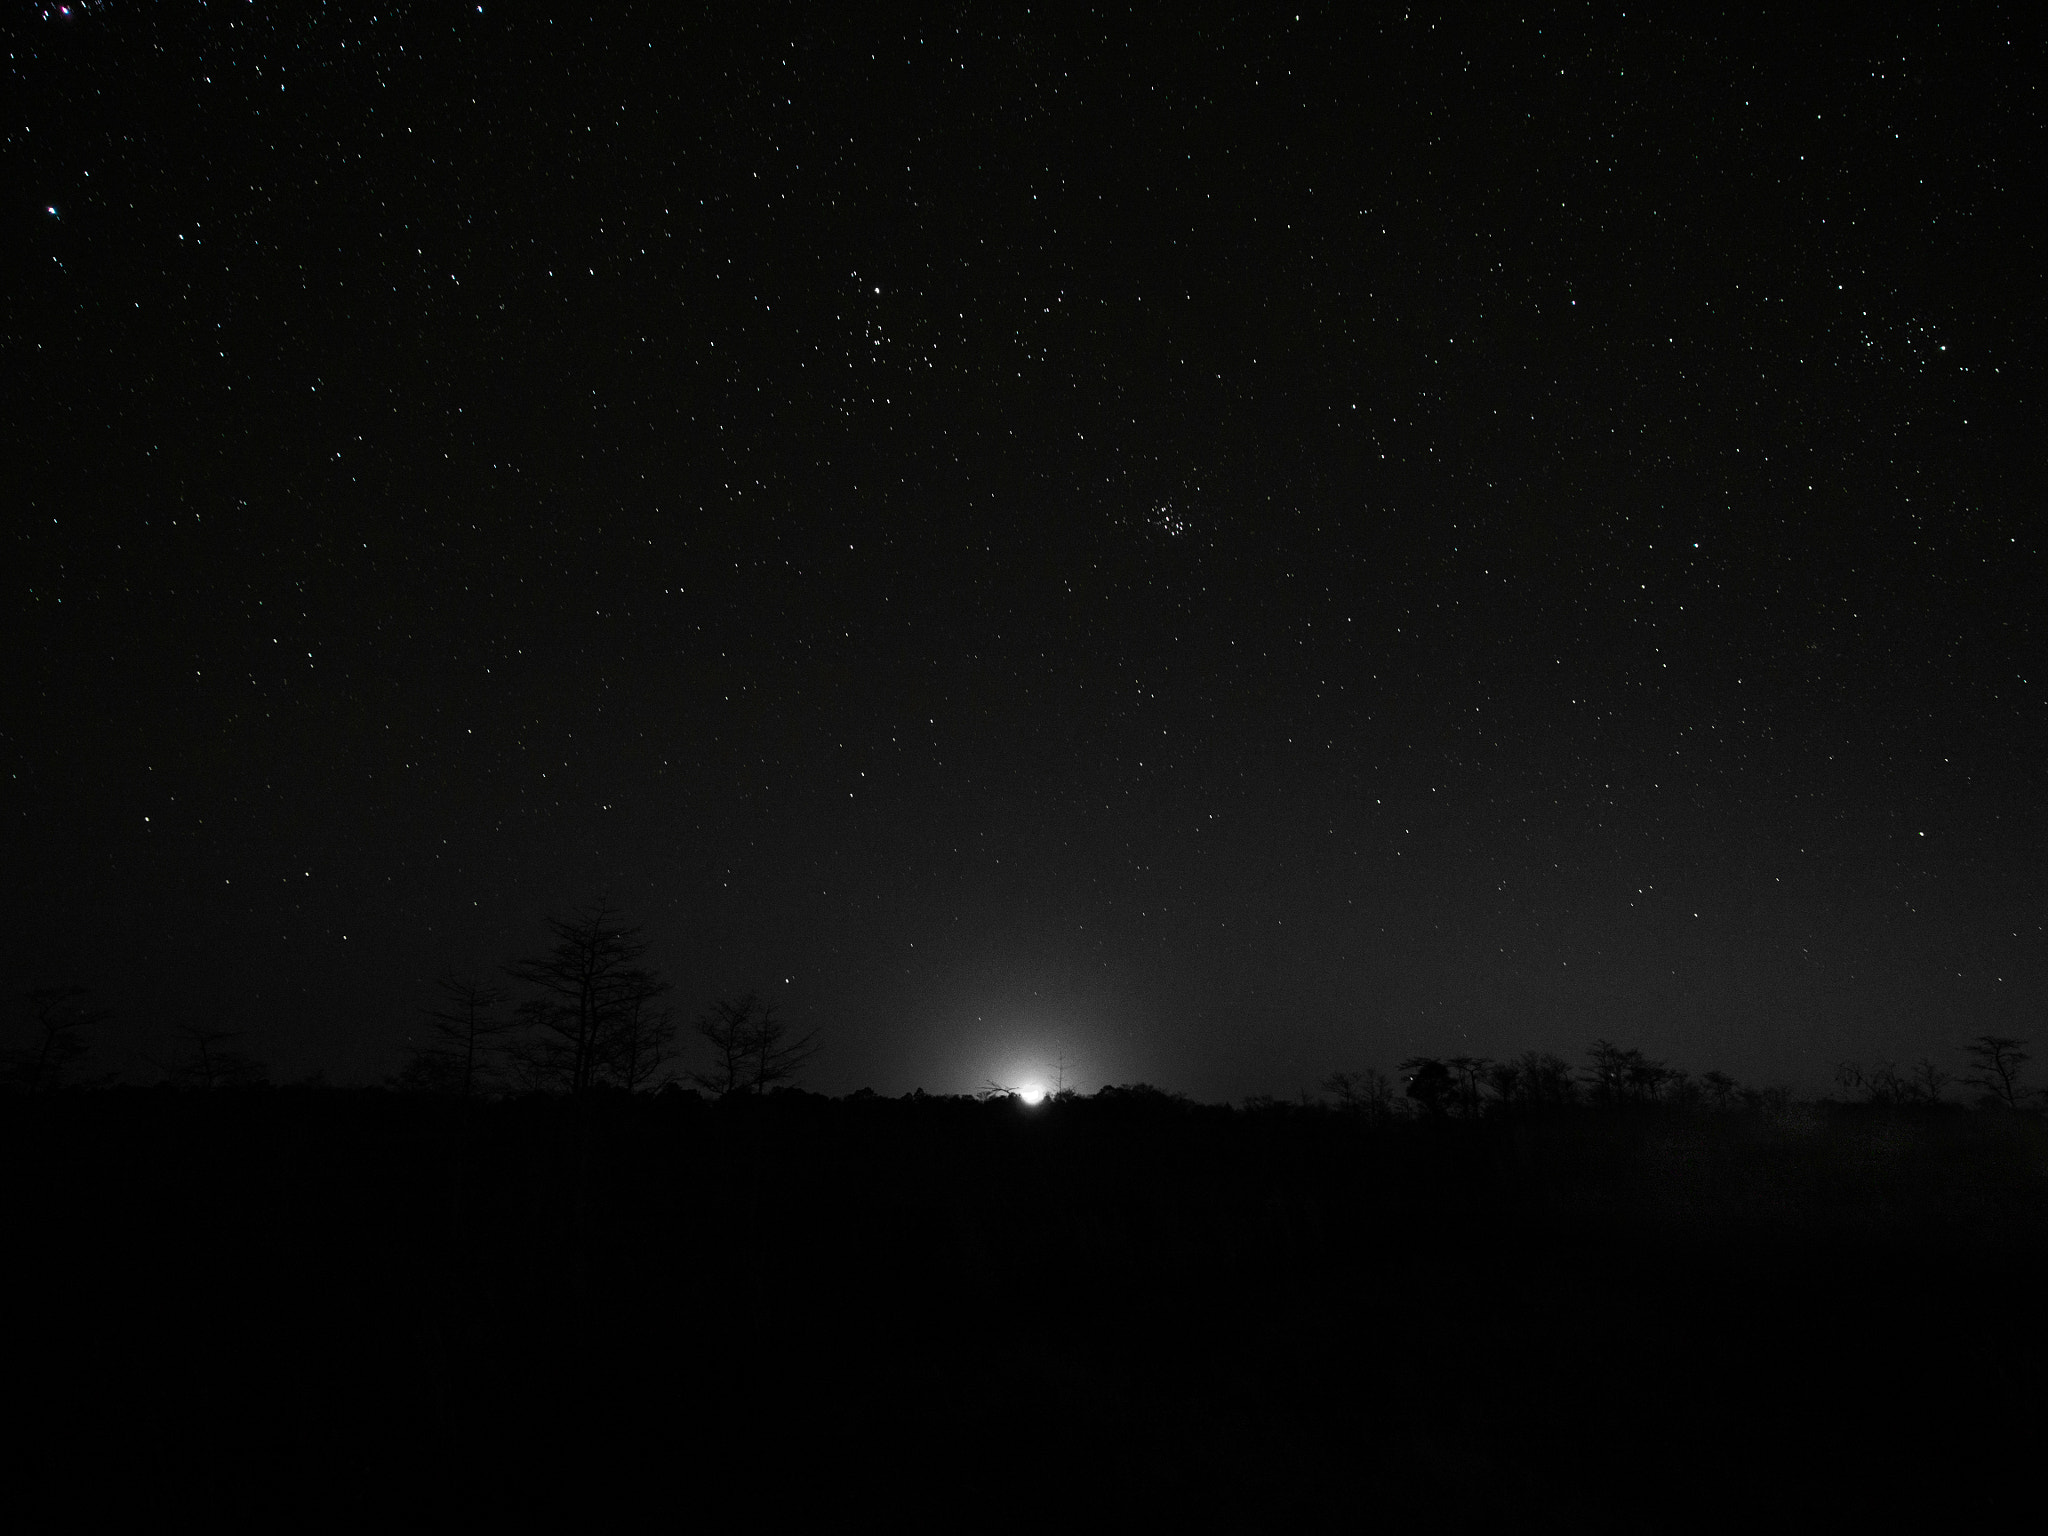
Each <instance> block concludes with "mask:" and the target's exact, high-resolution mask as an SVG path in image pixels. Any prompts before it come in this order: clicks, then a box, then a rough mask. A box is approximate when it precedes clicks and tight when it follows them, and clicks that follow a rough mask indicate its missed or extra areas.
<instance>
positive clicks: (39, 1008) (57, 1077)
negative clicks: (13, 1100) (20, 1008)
mask: <svg viewBox="0 0 2048 1536" xmlns="http://www.w3.org/2000/svg"><path fill="white" fill-rule="evenodd" d="M90 996H92V993H91V992H90V991H89V990H88V989H87V988H85V987H79V986H69V987H37V988H35V989H34V990H33V991H31V992H30V993H29V994H28V1004H29V1008H30V1010H31V1012H32V1013H33V1014H34V1020H33V1028H34V1030H35V1033H34V1035H33V1036H32V1038H31V1040H30V1042H29V1044H28V1045H27V1046H26V1047H24V1048H23V1049H21V1050H16V1051H9V1052H8V1053H7V1056H6V1062H7V1066H8V1067H9V1068H10V1069H11V1071H12V1074H13V1076H14V1078H15V1080H16V1081H17V1082H19V1083H20V1084H21V1086H22V1087H23V1088H26V1089H27V1090H28V1091H29V1092H30V1093H48V1092H49V1091H50V1090H51V1089H53V1088H61V1087H63V1086H64V1083H65V1081H66V1079H67V1078H68V1077H70V1076H71V1073H72V1069H73V1068H75V1067H77V1066H78V1065H79V1064H80V1063H81V1062H83V1061H84V1060H85V1059H86V1058H87V1057H88V1056H90V1055H91V1054H92V1042H91V1041H90V1040H89V1039H88V1038H87V1036H88V1034H89V1032H90V1031H91V1030H93V1029H94V1028H95V1027H97V1026H98V1025H101V1024H104V1023H105V1022H106V1021H107V1020H108V1019H110V1018H112V1017H113V1010H112V1009H110V1008H101V1007H93V1006H90V1005H88V1004H87V1003H86V1001H85V1000H86V999H87V998H88V997H90Z"/></svg>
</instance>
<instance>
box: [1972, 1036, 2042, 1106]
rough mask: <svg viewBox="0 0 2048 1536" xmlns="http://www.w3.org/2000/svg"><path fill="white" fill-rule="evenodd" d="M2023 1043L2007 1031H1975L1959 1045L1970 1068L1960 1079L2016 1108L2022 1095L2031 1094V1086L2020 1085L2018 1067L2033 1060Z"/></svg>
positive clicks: (1998, 1101) (2023, 1096)
mask: <svg viewBox="0 0 2048 1536" xmlns="http://www.w3.org/2000/svg"><path fill="white" fill-rule="evenodd" d="M2026 1044H2027V1042H2026V1041H2024V1040H2015V1039H2013V1038H2012V1036H2010V1035H1979V1036H1978V1037H1977V1038H1976V1039H1975V1040H1972V1041H1971V1042H1970V1043H1969V1044H1968V1045H1966V1046H1964V1047H1963V1049H1964V1050H1965V1051H1967V1052H1968V1053H1969V1056H1970V1066H1971V1069H1972V1070H1971V1073H1970V1075H1969V1076H1968V1077H1966V1078H1964V1079H1963V1081H1964V1082H1966V1083H1968V1084H1969V1085H1970V1086H1971V1087H1972V1088H1981V1089H1983V1090H1984V1092H1985V1095H1986V1096H1987V1097H1989V1098H1990V1099H1992V1100H1993V1101H1994V1102H1996V1103H1999V1104H2002V1105H2004V1106H2005V1107H2006V1108H2007V1109H2018V1108H2019V1107H2020V1101H2021V1100H2022V1099H2028V1098H2032V1097H2033V1091H2032V1090H2031V1089H2026V1088H2022V1087H2021V1086H2020V1072H2021V1069H2022V1068H2024V1067H2025V1066H2026V1064H2027V1063H2028V1062H2029V1061H2032V1060H2033V1057H2032V1056H2031V1055H2030V1054H2029V1053H2028V1052H2026V1051H2025V1050H2023V1049H2022V1047H2023V1046H2025V1045H2026Z"/></svg>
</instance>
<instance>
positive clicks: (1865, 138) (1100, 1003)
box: [0, 0, 2048, 1099]
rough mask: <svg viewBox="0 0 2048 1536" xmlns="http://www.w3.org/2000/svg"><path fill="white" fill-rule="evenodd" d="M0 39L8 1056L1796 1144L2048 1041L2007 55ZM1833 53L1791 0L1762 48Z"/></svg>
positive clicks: (1474, 18) (1373, 38) (2036, 500)
mask: <svg viewBox="0 0 2048 1536" xmlns="http://www.w3.org/2000/svg"><path fill="white" fill-rule="evenodd" d="M854 9H855V8H852V7H840V6H818V7H815V8H805V7H788V6H779V5H761V6H753V5H719V6H686V5H680V4H661V5H631V4H622V5H608V6H604V7H601V8H598V9H596V10H594V11H560V12H557V13H554V14H552V15H551V14H549V13H548V12H546V11H545V10H543V9H541V8H538V7H530V6H524V5H510V4H499V3H495V0H486V3H485V4H484V5H483V6H481V7H478V6H476V5H474V4H468V5H446V4H387V5H383V6H374V5H368V4H365V5H361V6H350V5H341V4H331V5H321V4H314V3H310V0H308V3H302V4H294V5H271V4H267V3H266V4H253V3H227V0H215V3H213V4H210V5H208V4H199V3H194V0H161V3H141V0H133V3H105V4H83V5H80V4H74V5H72V6H71V7H69V9H68V11H67V10H64V9H63V8H60V7H56V6H49V5H35V4H23V3H15V4H10V6H9V7H8V9H7V12H6V19H5V23H4V26H5V43H6V53H7V63H6V68H7V72H8V73H7V83H6V93H5V94H6V98H7V101H8V103H9V105H8V107H7V115H6V118H5V121H4V131H5V177H4V185H5V187H6V189H7V200H6V219H7V231H8V233H7V238H6V242H5V249H6V252H7V256H6V262H7V265H8V269H9V271H8V276H7V279H6V282H5V292H4V298H0V305H4V337H0V390H4V396H0V398H4V402H5V405H4V415H0V421H4V427H5V441H6V457H5V463H6V472H5V483H6V485H7V494H6V497H5V505H6V507H7V517H6V529H7V532H6V543H5V549H6V556H5V559H4V561H0V567H4V578H5V588H4V590H5V594H6V596H5V614H6V632H5V644H6V658H7V665H6V668H5V673H4V689H5V691H4V695H0V697H4V712H0V727H4V738H0V746H4V757H5V761H4V770H5V772H6V775H7V780H6V783H7V799H6V804H5V815H4V826H5V843H4V847H0V865H4V871H5V877H4V878H5V887H4V889H5V892H6V899H7V903H8V909H9V916H8V920H7V922H6V924H5V929H6V944H5V949H4V964H5V968H6V973H7V975H8V977H9V978H10V982H11V986H10V990H11V991H13V992H15V993H19V992H21V991H24V990H26V989H27V988H28V987H30V986H39V985H49V984H58V983H68V982H76V983H80V984H83V985H87V986H90V987H92V988H94V989H95V990H96V991H97V992H98V993H99V994H100V995H101V997H102V998H103V999H104V1000H105V1001H106V1002H108V1003H109V1004H111V1005H112V1006H114V1007H115V1008H116V1009H117V1010H118V1018H117V1019H116V1021H115V1022H114V1024H112V1025H110V1026H109V1035H108V1037H107V1041H108V1043H107V1046H106V1054H107V1055H108V1056H109V1057H110V1058H112V1059H114V1060H115V1061H116V1062H117V1063H126V1064H127V1065H128V1067H129V1068H130V1069H131V1070H132V1072H133V1074H134V1075H135V1076H137V1077H138V1078H146V1077H148V1076H149V1075H150V1074H149V1072H148V1070H147V1069H146V1065H145V1063H146V1060H147V1057H148V1055H149V1054H157V1055H159V1056H160V1055H161V1054H162V1053H164V1052H165V1051H167V1050H168V1049H169V1041H170V1039H171V1032H172V1031H173V1029H174V1028H175V1026H176V1025H177V1024H179V1023H181V1022H192V1021H201V1020H204V1021H218V1027H224V1028H233V1029H239V1030H242V1031H245V1032H246V1033H245V1038H244V1041H243V1042H242V1043H243V1044H244V1045H245V1046H246V1047H247V1048H249V1049H250V1050H251V1051H252V1052H253V1053H254V1054H256V1055H259V1056H261V1057H262V1058H264V1059H265V1060H266V1061H268V1062H269V1063H270V1064H271V1066H272V1069H273V1072H274V1074H275V1075H277V1076H278V1077H280V1078H281V1079H282V1078H286V1077H296V1076H299V1075H303V1074H305V1073H308V1072H311V1071H313V1070H314V1069H316V1068H319V1069H323V1070H324V1071H325V1072H326V1073H327V1074H328V1076H329V1077H330V1078H331V1079H333V1080H334V1081H337V1082H368V1081H376V1080H379V1079H381V1078H383V1077H384V1076H386V1075H387V1074H389V1073H391V1072H393V1071H395V1070H396V1068H397V1066H398V1065H399V1062H400V1060H401V1059H402V1055H403V1051H404V1048H405V1042H406V1040H407V1038H408V1036H409V1035H411V1034H413V1033H416V1032H417V1031H418V1030H419V1028H420V1025H419V1010H420V1009H421V1008H422V1006H424V1005H425V1004H427V1003H428V1002H429V1001H430V1000H431V996H432V979H433V977H434V976H435V975H437V974H439V973H442V972H447V971H460V970H466V969H469V968H472V967H474V968H477V969H479V970H482V971H484V972H485V973H487V974H488V973H490V972H491V971H493V970H495V968H497V967H498V966H501V965H502V964H504V963H505V962H507V961H509V960H511V959H512V958H514V957H515V956H517V955H520V954H523V953H530V952H532V951H534V950H535V949H537V948H539V947H540V946H541V945H542V943H543V942H544V941H545V939H546V936H547V933H546V928H545V922H544V920H545V918H546V917H547V916H548V915H549V914H550V913H564V912H566V911H568V910H569V909H570V908H571V907H572V906H574V905H575V904H577V903H579V902H586V901H588V900H590V899H592V898H593V897H595V896H597V895H599V894H601V893H602V894H608V895H609V896H610V898H611V899H612V900H613V901H615V902H616V903H617V904H619V905H620V906H621V907H623V908H624V909H625V910H626V912H627V913H628V915H629V916H630V917H631V918H633V919H634V920H636V921H639V922H641V923H643V924H644V926H645V931H646V936H647V938H648V939H649V940H650V941H651V944H652V949H651V950H650V954H649V959H650V960H651V961H653V962H655V963H658V964H659V965H660V966H661V967H662V968H663V969H664V971H665V972H666V973H667V974H668V975H669V976H670V977H672V978H673V980H674V981H675V983H676V992H675V994H674V999H673V1000H674V1001H675V1003H676V1005H677V1007H678V1010H679V1012H680V1013H681V1015H682V1016H683V1017H684V1018H685V1019H686V1020H687V1019H688V1018H690V1017H694V1016H695V1015H696V1014H697V1013H699V1012H701V1011H702V1010H703V1009H704V1008H705V1007H707V1006H708V1005H709V1003H710V1002H711V1000H712V999H713V998H715V997H718V996H721V995H729V994H732V993H734V992H737V991H739V990H741V989H744V988H746V987H749V986H752V987H758V988H760V989H761V990H762V991H763V992H764V993H767V994H769V995H772V996H773V997H775V998H776V999H778V1000H779V1002H780V1003H781V1005H782V1007H783V1009H784V1011H785V1012H786V1014H787V1016H788V1017H789V1018H790V1019H791V1020H792V1021H793V1022H795V1023H797V1024H799V1025H800V1026H801V1027H803V1028H806V1029H809V1028H816V1029H817V1030H819V1032H820V1035H819V1038H820V1040H821V1042H822V1043H823V1047H824V1048H823V1050H822V1052H821V1054H820V1055H819V1057H818V1058H817V1060H816V1062H815V1064H814V1066H813V1068H812V1070H811V1071H810V1073H809V1074H808V1076H807V1078H806V1082H807V1084H808V1085H809V1086H812V1087H815V1088H819V1089H822V1090H825V1091H829V1092H844V1091H848V1090H851V1089H853V1088H856V1087H859V1086H862V1085H864V1084H867V1085H872V1086H873V1087H875V1088H876V1089H877V1090H879V1091H882V1092H885V1093H900V1092H903V1091H906V1090H908V1089H909V1088H911V1087H913V1086H920V1085H921V1086H923V1087H925V1088H927V1089H928V1090H931V1091H933V1092H942V1091H950V1092H959V1091H967V1090H971V1089H974V1088H976V1087H977V1086H979V1085H980V1084H981V1083H982V1082H983V1081H984V1080H986V1079H990V1078H995V1079H998V1080H1002V1081H1007V1082H1020V1081H1025V1080H1029V1079H1033V1078H1036V1077H1038V1076H1039V1075H1040V1074H1042V1073H1043V1072H1044V1071H1045V1070H1046V1068H1047V1064H1048V1063H1050V1062H1051V1061H1052V1060H1053V1059H1054V1058H1056V1057H1057V1056H1059V1055H1060V1054H1061V1053H1062V1052H1064V1054H1065V1055H1066V1057H1067V1058H1068V1060H1069V1061H1070V1062H1071V1063H1072V1070H1071V1071H1070V1072H1069V1075H1068V1084H1069V1086H1079V1087H1081V1088H1083V1089H1092V1088H1094V1087H1096V1086H1098V1085H1100V1084H1102V1083H1105V1082H1125V1081H1132V1080H1145V1081H1150V1082H1155V1083H1157V1084H1159V1085H1161V1086H1162V1087H1166V1088H1169V1089H1174V1090H1178V1091H1183V1092H1187V1093H1190V1094H1192V1095H1194V1096H1196V1097H1199V1098H1214V1099H1222V1098H1232V1099H1234V1098H1237V1097H1239V1096H1242V1095H1246V1094H1253V1093H1261V1092H1273V1093H1281V1094H1290V1093H1292V1092H1294V1091H1296V1090H1298V1089H1301V1088H1304V1087H1309V1086H1312V1085H1313V1084H1314V1083H1316V1082H1317V1081H1319V1080H1320V1079H1321V1078H1322V1077H1323V1076H1325V1075H1326V1074H1327V1073H1328V1072H1330V1071H1331V1070H1333V1069H1337V1068H1356V1067H1361V1066H1365V1065H1377V1066H1380V1067H1382V1068H1391V1067H1392V1066H1394V1064H1395V1063H1396V1062H1398V1061H1399V1060H1400V1059H1402V1058H1404V1057H1407V1056H1409V1055H1413V1054H1417V1053H1423V1052H1431V1053H1448V1052H1472V1053H1481V1054H1487V1055H1495V1056H1499V1055H1505V1054H1511V1053H1516V1052H1519V1051H1522V1050H1524V1049H1531V1048H1534V1049H1544V1050H1555V1051H1557V1052H1559V1053H1561V1054H1565V1055H1568V1056H1571V1057H1572V1058H1574V1059H1579V1058H1580V1057H1581V1056H1582V1053H1583V1051H1584V1048H1585V1046H1586V1044H1587V1043H1588V1042H1590V1041H1591V1040H1592V1039H1594V1038H1595V1037H1597V1036H1608V1037H1611V1038H1613V1039H1615V1040H1617V1041H1619V1042H1620V1043H1622V1044H1624V1045H1632V1046H1640V1047H1641V1048H1643V1049H1644V1050H1646V1051H1647V1052H1648V1053H1649V1054H1650V1055H1651V1056H1653V1057H1660V1058H1664V1059H1667V1060H1669V1061H1671V1062H1672V1063H1673V1064H1675V1065H1680V1066H1685V1067H1690V1068H1692V1069H1694V1070H1703V1069H1708V1068H1721V1069H1725V1070H1727V1071H1729V1072H1731V1073H1733V1074H1735V1075H1736V1076H1737V1077H1739V1078H1742V1079H1743V1080H1745V1081H1750V1082H1756V1083H1785V1084H1788V1085H1793V1086H1796V1087H1806V1088H1812V1089H1816V1090H1817V1089H1818V1088H1820V1087H1821V1086H1823V1085H1825V1084H1826V1083H1827V1082H1828V1080H1829V1077H1830V1073H1831V1069H1832V1067H1833V1064H1834V1063H1835V1062H1836V1061H1837V1060H1839V1059H1841V1058H1843V1057H1858V1058H1862V1059H1869V1058H1871V1057H1873V1056H1890V1057H1896V1058H1901V1059H1905V1060H1911V1059H1913V1058H1916V1057H1918V1056H1919V1055H1921V1054H1922V1053H1929V1054H1933V1055H1935V1056H1937V1058H1939V1059H1942V1060H1944V1061H1946V1062H1947V1063H1948V1064H1949V1065H1950V1066H1951V1067H1954V1066H1956V1065H1959V1062H1958V1060H1957V1059H1956V1058H1957V1049H1958V1047H1959V1046H1960V1044H1961V1042H1962V1041H1963V1040H1964V1039H1966V1038H1967V1037H1968V1036H1970V1035H1973V1034H1976V1033H1980V1032H1982V1031H1985V1030H1997V1031H2001V1032H2008V1033H2013V1034H2018V1035H2029V1034H2033V1033H2035V1032H2036V1030H2037V1028H2038V1024H2039V1020H2040V1019H2041V1016H2042V1013H2043V1008H2044V1003H2048V935H2044V895H2048V889H2044V854H2048V816H2044V799H2043V790H2044V771H2048V770H2044V758H2043V746H2044V742H2048V730H2044V726H2048V691H2044V682H2048V676H2044V671H2043V668H2044V658H2043V656H2042V654H2041V635H2040V628H2039V620H2038V618H2037V616H2036V610H2037V596H2038V594H2039V592H2041V591H2042V590H2044V586H2043V581H2042V576H2043V564H2044V562H2043V560H2042V548H2041V534H2042V526H2043V520H2042V518H2041V517H2040V515H2039V505H2040V497H2041V486H2042V473H2041V471H2042V457H2043V456H2042V453H2041V441H2042V423H2041V407H2042V403H2043V390H2042V386H2041V366H2042V357H2043V341H2044V335H2043V329H2044V328H2043V325H2042V301H2041V295H2042V291H2043V290H2042V282H2041V279H2042V269H2043V261H2042V251H2041V248H2040V237H2039V234H2038V231H2037V228H2036V225H2035V224H2034V221H2033V220H2034V216H2035V215H2037V214H2038V210H2039V204H2040V185H2041V183H2040V172H2041V167H2042V164H2043V155H2042V148H2043V143H2042V117H2043V100H2042V85H2041V81H2042V79H2043V77H2044V76H2043V58H2042V50H2041V48H2040V46H2039V42H2040V40H2039V38H2038V37H2037V36H2035V35H2034V33H2033V32H2032V31H2031V30H2029V29H2027V28H2026V27H2024V26H2023V25H2022V24H2020V23H2019V22H2018V21H2017V20H2016V19H2015V18H2016V17H2017V16H2018V14H2019V13H2018V12H2016V11H2015V12H2007V13H2000V12H1996V11H1972V10H1968V9H1966V8H1951V7H1931V6H1929V7H1913V8H1908V10H1907V11H1906V12H1904V13H1903V19H1901V18H1888V17H1885V16H1882V15H1880V14H1878V13H1877V12H1875V11H1863V10H1858V11H1857V12H1856V13H1855V14H1854V17H1853V18H1852V19H1851V20H1849V21H1848V22H1847V23H1846V29H1845V26H1844V24H1843V23H1842V15H1841V13H1839V12H1835V11H1830V12H1828V13H1827V23H1828V24H1827V25H1825V26H1822V25H1820V24H1818V23H1816V24H1814V25H1812V26H1810V27H1809V26H1806V25H1805V24H1804V23H1802V22H1801V21H1800V20H1799V19H1798V18H1797V16H1796V15H1795V17H1794V19H1792V20H1790V21H1783V20H1772V21H1767V22H1751V21H1742V20H1736V21H1731V20H1727V19H1725V18H1714V17H1711V16H1709V15H1708V14H1707V13H1706V12H1705V11H1702V10H1700V9H1699V8H1694V7H1686V8H1681V9H1679V10H1678V11H1677V12H1676V15H1675V16H1666V17H1655V16H1646V15H1642V14H1639V13H1638V12H1636V11H1635V10H1634V9H1632V8H1631V9H1630V10H1628V11H1627V12H1623V11H1621V10H1618V9H1610V8H1592V9H1588V8H1582V7H1581V8H1570V9H1560V10H1546V9H1541V8H1537V9H1520V8H1514V7H1490V8H1468V7H1457V8H1453V9H1451V10H1448V11H1444V12H1432V11H1428V10H1425V9H1421V8H1417V9H1413V10H1404V9H1402V8H1400V7H1390V8H1384V9H1380V10H1377V11H1373V10H1369V9H1368V8H1365V7H1359V6H1352V5H1336V6H1330V7H1323V8H1309V7H1305V8H1303V9H1302V10H1301V11H1300V13H1299V15H1298V16H1297V15H1296V14H1295V13H1294V12H1293V11H1292V10H1278V9H1272V8H1264V7H1251V6H1246V7H1239V8H1226V7H1216V6H1201V5H1173V6H1165V7H1159V8H1156V9H1150V8H1143V9H1139V10H1137V11H1130V10H1127V9H1125V8H1121V7H1119V8H1109V9H1104V10H1101V11H1097V12H1095V13H1092V14H1090V13H1085V12H1083V11H1082V10H1081V9H1080V8H1078V7H1064V6H1054V7H1048V6H1045V5H1035V6H1030V7H1026V6H1022V5H1015V4H980V3H960V4H954V5H950V6H933V7H930V8H928V9H925V10H923V11H921V12H914V11H911V10H908V9H905V10H901V11H887V12H884V11H881V10H875V11H872V12H866V13H863V14H862V15H861V16H860V17H859V18H858V19H852V17H853V12H854ZM1816 14H1817V13H1816Z"/></svg>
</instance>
